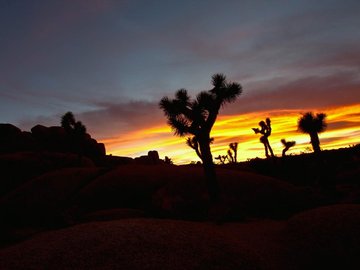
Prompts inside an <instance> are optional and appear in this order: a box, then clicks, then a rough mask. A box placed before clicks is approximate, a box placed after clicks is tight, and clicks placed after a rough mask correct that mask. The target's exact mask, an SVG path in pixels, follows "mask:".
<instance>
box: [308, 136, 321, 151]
mask: <svg viewBox="0 0 360 270" xmlns="http://www.w3.org/2000/svg"><path fill="white" fill-rule="evenodd" d="M310 139H311V141H310V142H311V145H312V148H313V150H314V152H315V153H319V152H320V151H321V150H320V140H319V135H318V133H317V132H311V133H310Z"/></svg>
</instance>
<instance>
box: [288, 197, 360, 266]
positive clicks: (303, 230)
mask: <svg viewBox="0 0 360 270" xmlns="http://www.w3.org/2000/svg"><path fill="white" fill-rule="evenodd" d="M359 229H360V205H358V204H340V205H332V206H325V207H320V208H316V209H313V210H310V211H306V212H303V213H300V214H298V215H295V216H294V217H292V218H291V219H289V221H288V227H287V236H288V238H287V243H288V249H287V250H288V251H289V252H288V254H287V256H286V257H287V258H288V259H289V264H292V265H293V266H292V267H291V269H354V270H355V269H360V261H359V254H360V230H359ZM295 266H296V267H295ZM289 269H290V268H289Z"/></svg>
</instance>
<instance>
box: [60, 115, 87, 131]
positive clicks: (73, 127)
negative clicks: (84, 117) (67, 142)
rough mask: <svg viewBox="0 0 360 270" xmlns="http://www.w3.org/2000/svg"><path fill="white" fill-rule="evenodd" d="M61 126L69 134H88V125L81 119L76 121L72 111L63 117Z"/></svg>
mask: <svg viewBox="0 0 360 270" xmlns="http://www.w3.org/2000/svg"><path fill="white" fill-rule="evenodd" d="M61 126H62V127H63V128H64V129H65V131H66V132H67V133H68V134H74V135H75V136H82V135H85V134H86V127H85V126H84V125H83V123H81V121H76V120H75V117H74V114H73V113H72V112H67V113H65V114H64V115H63V116H62V117H61Z"/></svg>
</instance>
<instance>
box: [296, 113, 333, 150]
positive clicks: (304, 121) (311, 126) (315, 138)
mask: <svg viewBox="0 0 360 270" xmlns="http://www.w3.org/2000/svg"><path fill="white" fill-rule="evenodd" d="M325 119H326V114H325V113H318V114H316V115H314V114H313V113H312V112H307V113H305V114H303V116H301V117H300V118H299V120H298V129H299V130H300V131H301V132H303V133H308V134H309V135H310V143H311V145H312V148H313V150H314V152H315V153H319V152H320V151H321V149H320V140H319V135H318V133H320V132H323V131H324V130H325V129H326V126H327V124H326V122H325Z"/></svg>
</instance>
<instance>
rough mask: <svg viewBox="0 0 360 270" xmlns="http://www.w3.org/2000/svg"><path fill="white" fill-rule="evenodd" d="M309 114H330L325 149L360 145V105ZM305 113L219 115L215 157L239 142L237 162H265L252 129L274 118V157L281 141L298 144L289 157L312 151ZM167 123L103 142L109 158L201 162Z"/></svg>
mask: <svg viewBox="0 0 360 270" xmlns="http://www.w3.org/2000/svg"><path fill="white" fill-rule="evenodd" d="M306 111H313V112H324V113H326V114H327V118H326V122H327V124H328V127H327V129H326V130H325V132H323V133H320V134H319V137H320V143H321V145H320V146H321V148H322V149H324V150H326V149H336V148H341V147H347V146H349V145H354V144H357V143H359V137H360V104H355V105H348V106H342V107H332V108H321V109H313V110H306ZM304 112H305V111H303V110H272V111H267V112H256V113H245V114H238V115H221V112H220V115H219V117H218V119H217V121H216V123H215V125H214V127H213V130H212V132H211V137H214V139H215V141H214V143H213V144H212V145H211V149H212V154H213V157H214V158H215V157H217V156H218V155H226V152H227V149H228V145H229V143H231V142H238V143H239V145H238V161H244V160H247V159H251V158H255V157H260V158H264V157H265V154H264V147H263V145H262V144H261V143H260V142H259V137H260V136H259V135H257V134H254V132H253V131H252V130H251V128H253V127H257V125H258V122H259V121H261V120H264V119H265V118H266V117H270V118H271V125H272V134H271V136H270V137H269V141H270V144H271V147H272V148H273V151H274V154H275V155H277V156H281V152H282V149H283V146H282V143H281V142H280V140H281V139H283V138H284V139H286V140H288V141H296V145H295V146H294V147H293V148H291V149H290V150H289V151H288V152H287V154H299V153H301V152H307V151H312V149H311V144H310V137H309V135H308V134H304V133H301V132H299V131H298V130H297V121H298V118H299V117H300V116H301V114H302V113H304ZM165 121H166V119H165V117H164V124H161V125H157V126H152V127H145V128H143V129H140V130H138V131H134V132H129V133H126V134H122V135H121V136H118V137H113V138H107V139H102V140H100V141H101V142H103V143H104V144H105V146H106V149H107V153H108V154H112V155H116V156H128V157H138V156H141V155H146V154H147V152H148V151H150V150H157V151H158V152H159V155H160V157H161V158H164V157H165V156H168V157H170V158H171V159H172V160H173V161H174V163H175V164H187V163H190V162H191V161H198V160H199V158H198V157H197V156H196V154H195V152H194V151H193V149H191V148H190V147H188V146H187V145H186V143H185V138H186V137H183V138H182V137H177V136H174V135H173V132H172V130H171V128H170V127H169V126H168V125H166V124H165ZM310 149H311V150H310Z"/></svg>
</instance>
